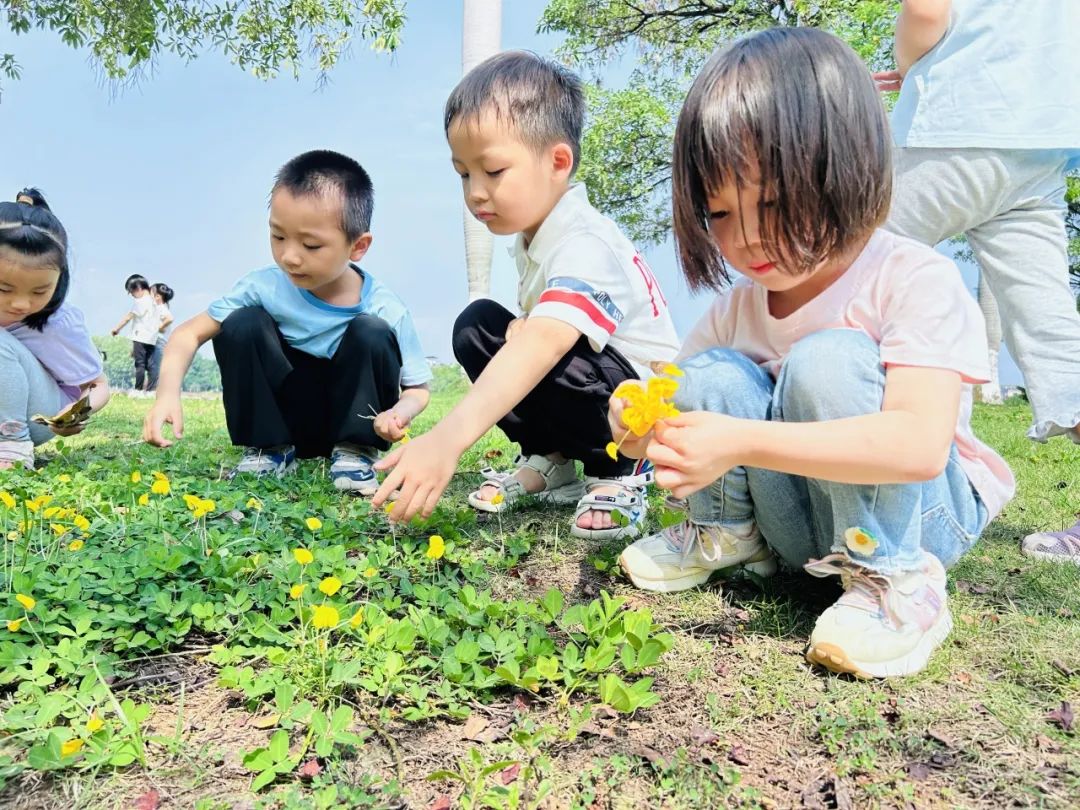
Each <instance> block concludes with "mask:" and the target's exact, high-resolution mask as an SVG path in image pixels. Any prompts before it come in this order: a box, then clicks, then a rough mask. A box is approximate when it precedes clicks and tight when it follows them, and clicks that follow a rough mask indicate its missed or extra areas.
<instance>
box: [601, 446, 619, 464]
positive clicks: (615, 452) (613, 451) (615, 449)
mask: <svg viewBox="0 0 1080 810" xmlns="http://www.w3.org/2000/svg"><path fill="white" fill-rule="evenodd" d="M604 449H605V450H606V451H607V454H608V456H609V457H610V458H611V459H612V460H615V461H617V460H618V458H619V445H617V444H615V442H608V443H607V447H605V448H604Z"/></svg>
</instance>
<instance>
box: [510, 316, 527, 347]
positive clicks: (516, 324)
mask: <svg viewBox="0 0 1080 810" xmlns="http://www.w3.org/2000/svg"><path fill="white" fill-rule="evenodd" d="M527 318H528V315H522V316H521V317H520V318H514V320H512V321H510V323H509V324H507V326H506V339H507V341H509V340H511V339H512V338H513V337H514V335H516V334H518V332H520V331H521V330H522V329H524V328H525V320H526V319H527Z"/></svg>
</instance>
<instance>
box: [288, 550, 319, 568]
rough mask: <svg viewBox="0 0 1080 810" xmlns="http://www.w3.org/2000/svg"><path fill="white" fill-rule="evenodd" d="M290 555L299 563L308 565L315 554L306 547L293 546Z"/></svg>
mask: <svg viewBox="0 0 1080 810" xmlns="http://www.w3.org/2000/svg"><path fill="white" fill-rule="evenodd" d="M292 555H293V558H294V559H295V560H296V561H297V562H298V563H300V564H301V565H309V564H310V563H311V561H312V560H314V559H315V555H314V554H312V553H311V552H310V551H308V550H307V549H306V548H294V549H293V552H292Z"/></svg>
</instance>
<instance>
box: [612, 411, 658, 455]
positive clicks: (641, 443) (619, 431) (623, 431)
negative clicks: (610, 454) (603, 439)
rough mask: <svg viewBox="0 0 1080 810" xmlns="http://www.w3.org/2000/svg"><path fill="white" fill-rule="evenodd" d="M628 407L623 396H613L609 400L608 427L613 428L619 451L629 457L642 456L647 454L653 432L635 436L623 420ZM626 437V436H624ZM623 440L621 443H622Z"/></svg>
mask: <svg viewBox="0 0 1080 810" xmlns="http://www.w3.org/2000/svg"><path fill="white" fill-rule="evenodd" d="M625 409H626V400H625V399H622V398H621V397H612V398H611V399H609V400H608V427H609V428H611V438H612V439H614V440H615V444H618V445H619V452H620V453H622V454H623V455H624V456H626V457H627V458H641V457H642V456H644V455H645V448H646V447H648V446H649V440H650V439H651V438H652V432H651V431H650V432H649V433H646V434H645V435H644V436H635V435H634V434H633V433H630V431H629V428H627V427H626V424H625V423H624V422H623V420H622V414H623V411H624V410H625ZM624 437H625V438H624ZM620 442H621V443H620Z"/></svg>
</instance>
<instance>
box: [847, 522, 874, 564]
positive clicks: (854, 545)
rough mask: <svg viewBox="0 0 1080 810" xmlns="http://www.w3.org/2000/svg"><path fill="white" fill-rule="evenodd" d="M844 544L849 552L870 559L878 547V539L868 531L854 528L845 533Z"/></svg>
mask: <svg viewBox="0 0 1080 810" xmlns="http://www.w3.org/2000/svg"><path fill="white" fill-rule="evenodd" d="M844 544H845V545H846V546H847V547H848V549H849V550H851V551H854V552H855V553H856V554H861V555H862V556H864V557H869V556H870V555H871V554H873V553H874V551H875V550H876V549H877V547H878V541H877V538H875V537H874V535H872V534H870V532H868V531H867V530H866V529H860V528H859V527H858V526H854V527H852V528H850V529H848V530H847V531H846V532H844Z"/></svg>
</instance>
